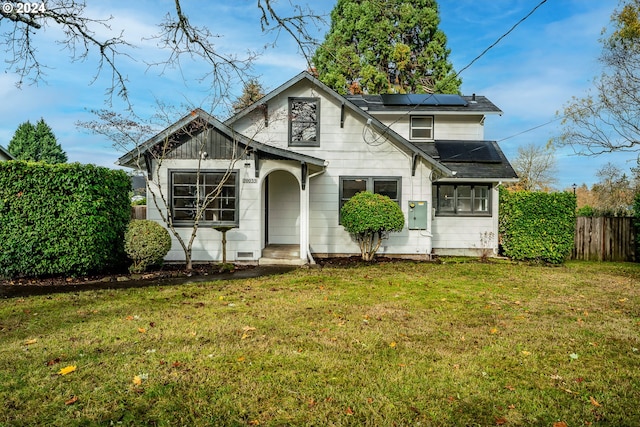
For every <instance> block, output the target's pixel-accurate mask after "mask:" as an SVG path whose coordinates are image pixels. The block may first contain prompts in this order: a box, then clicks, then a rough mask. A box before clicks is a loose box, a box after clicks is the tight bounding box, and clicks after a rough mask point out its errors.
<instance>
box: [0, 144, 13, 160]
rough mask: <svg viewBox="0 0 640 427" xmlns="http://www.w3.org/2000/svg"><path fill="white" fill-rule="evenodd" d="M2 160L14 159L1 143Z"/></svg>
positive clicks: (0, 157)
mask: <svg viewBox="0 0 640 427" xmlns="http://www.w3.org/2000/svg"><path fill="white" fill-rule="evenodd" d="M3 160H15V157H13V156H12V155H11V153H9V151H7V150H6V149H5V148H4V147H3V146H2V145H0V161H3Z"/></svg>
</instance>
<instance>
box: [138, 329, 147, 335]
mask: <svg viewBox="0 0 640 427" xmlns="http://www.w3.org/2000/svg"><path fill="white" fill-rule="evenodd" d="M138 332H140V333H141V334H146V333H147V330H146V329H145V328H138Z"/></svg>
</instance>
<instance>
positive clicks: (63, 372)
mask: <svg viewBox="0 0 640 427" xmlns="http://www.w3.org/2000/svg"><path fill="white" fill-rule="evenodd" d="M76 368H77V366H75V365H69V366H67V367H64V368H62V369H60V370H59V371H58V374H60V375H67V374H70V373H71V372H73V371H75V370H76Z"/></svg>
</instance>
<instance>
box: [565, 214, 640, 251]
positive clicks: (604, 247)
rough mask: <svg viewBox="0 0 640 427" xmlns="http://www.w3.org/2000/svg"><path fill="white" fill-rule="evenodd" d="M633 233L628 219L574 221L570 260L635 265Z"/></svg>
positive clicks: (580, 218) (581, 219)
mask: <svg viewBox="0 0 640 427" xmlns="http://www.w3.org/2000/svg"><path fill="white" fill-rule="evenodd" d="M635 238H636V236H635V229H634V226H633V218H629V217H584V216H580V217H578V218H577V219H576V231H575V237H574V241H575V245H574V246H575V247H574V249H573V253H572V258H573V259H577V260H587V261H635V259H636V254H635Z"/></svg>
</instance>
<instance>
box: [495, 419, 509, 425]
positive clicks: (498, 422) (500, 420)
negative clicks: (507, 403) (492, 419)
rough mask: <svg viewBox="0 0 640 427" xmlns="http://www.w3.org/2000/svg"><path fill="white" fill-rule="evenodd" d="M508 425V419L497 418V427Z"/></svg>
mask: <svg viewBox="0 0 640 427" xmlns="http://www.w3.org/2000/svg"><path fill="white" fill-rule="evenodd" d="M506 423H507V419H506V418H503V417H501V418H496V425H497V426H502V425H505V424H506Z"/></svg>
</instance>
